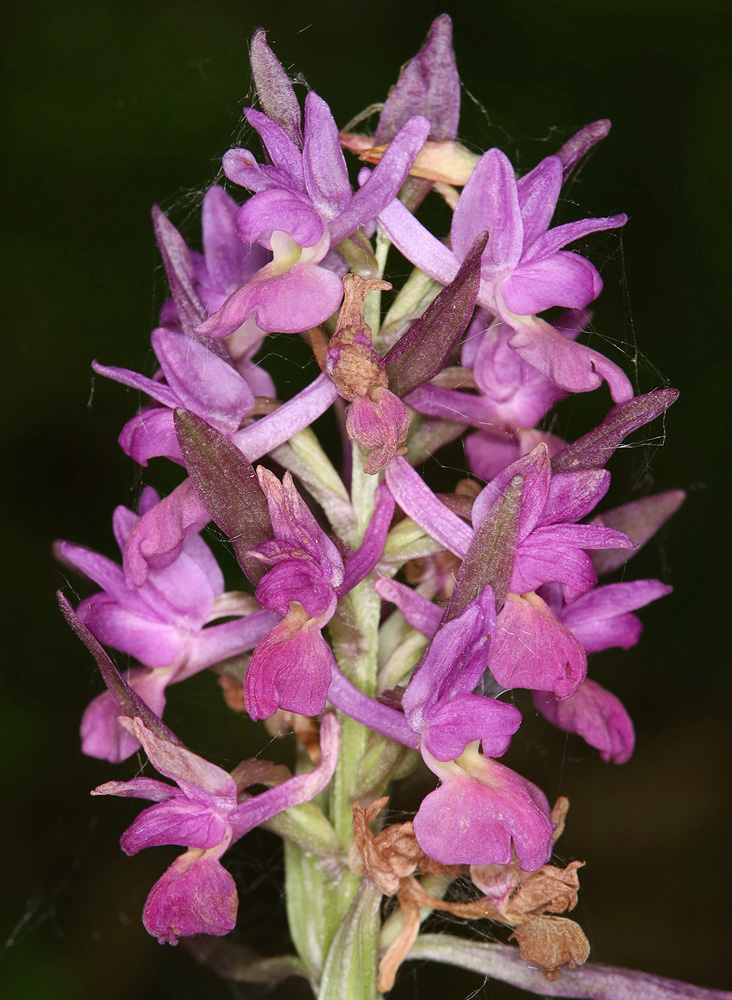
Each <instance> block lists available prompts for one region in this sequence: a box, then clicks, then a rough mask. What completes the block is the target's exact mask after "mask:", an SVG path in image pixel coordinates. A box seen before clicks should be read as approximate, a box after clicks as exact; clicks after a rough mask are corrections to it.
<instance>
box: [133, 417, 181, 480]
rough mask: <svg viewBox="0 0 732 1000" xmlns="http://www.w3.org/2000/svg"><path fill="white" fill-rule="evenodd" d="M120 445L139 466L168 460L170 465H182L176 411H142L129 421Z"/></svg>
mask: <svg viewBox="0 0 732 1000" xmlns="http://www.w3.org/2000/svg"><path fill="white" fill-rule="evenodd" d="M174 405H175V404H174ZM119 444H120V448H121V449H122V451H123V452H124V453H125V455H129V456H130V458H133V459H134V460H135V461H136V462H137V463H138V465H142V466H146V465H147V463H148V461H149V460H150V459H151V458H169V459H170V460H171V462H177V463H178V464H179V465H182V464H183V456H182V455H181V451H180V446H179V444H178V438H177V437H176V436H175V426H174V424H173V411H172V410H169V409H167V408H166V409H162V408H156V409H153V410H143V411H142V412H141V413H138V414H137V415H136V416H134V417H133V418H132V420H128V421H127V423H126V424H125V425H124V427H123V428H122V431H121V433H120V436H119Z"/></svg>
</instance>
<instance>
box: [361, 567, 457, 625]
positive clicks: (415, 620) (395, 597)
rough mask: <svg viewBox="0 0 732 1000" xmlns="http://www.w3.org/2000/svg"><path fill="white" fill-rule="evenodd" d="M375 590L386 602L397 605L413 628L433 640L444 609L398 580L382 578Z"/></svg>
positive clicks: (376, 584)
mask: <svg viewBox="0 0 732 1000" xmlns="http://www.w3.org/2000/svg"><path fill="white" fill-rule="evenodd" d="M374 590H375V591H376V593H377V594H378V595H379V596H380V597H382V598H383V599H384V600H385V601H391V603H392V604H394V605H396V607H397V608H398V609H399V611H401V613H402V614H403V615H404V618H405V619H406V620H407V622H408V623H409V624H410V625H411V626H412V628H416V629H417V631H418V632H421V633H422V635H426V636H429V637H430V638H432V636H433V635H434V634H435V632H436V631H437V629H438V627H439V624H440V622H441V621H442V615H443V614H444V609H443V608H440V607H438V606H437V605H436V604H433V603H432V601H428V600H427V598H426V597H422V595H421V594H419V593H417V591H416V590H413V589H412V588H411V587H407V586H406V585H405V584H403V583H398V582H397V581H396V580H387V579H385V578H381V579H379V580H377V581H376V583H375V584H374Z"/></svg>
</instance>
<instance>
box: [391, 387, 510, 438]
mask: <svg viewBox="0 0 732 1000" xmlns="http://www.w3.org/2000/svg"><path fill="white" fill-rule="evenodd" d="M405 402H407V403H408V404H409V406H411V408H412V409H413V410H417V412H418V413H424V414H425V415H426V416H428V417H438V418H440V419H442V420H454V421H457V422H458V423H461V424H471V425H472V426H473V427H480V428H486V429H490V430H492V431H493V432H494V433H497V434H499V433H501V432H502V431H503V432H504V433H509V432H507V431H506V430H505V427H504V424H505V421H504V419H503V417H502V414H501V412H500V408H499V407H498V406H496V404H495V403H493V402H492V401H491V400H490V399H487V398H486V397H485V396H476V395H473V394H471V393H467V392H459V391H458V390H456V389H444V388H442V387H441V386H437V385H420V386H419V387H418V388H417V389H414V390H413V391H412V392H410V393H409V395H408V396H406V397H405Z"/></svg>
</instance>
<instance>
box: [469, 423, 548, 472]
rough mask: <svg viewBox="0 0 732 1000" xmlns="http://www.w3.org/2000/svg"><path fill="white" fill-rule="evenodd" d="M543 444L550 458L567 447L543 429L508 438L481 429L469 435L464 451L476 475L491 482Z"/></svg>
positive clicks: (522, 432) (520, 432) (520, 433)
mask: <svg viewBox="0 0 732 1000" xmlns="http://www.w3.org/2000/svg"><path fill="white" fill-rule="evenodd" d="M540 444H543V445H545V446H546V448H547V451H548V452H549V455H550V457H551V456H553V455H556V454H558V453H559V452H560V451H561V450H562V449H563V448H564V447H565V442H564V441H562V440H561V439H560V438H557V437H554V436H553V435H552V434H545V433H544V432H543V431H518V433H517V434H516V435H515V436H514V437H510V438H508V439H506V438H505V437H504V438H499V437H495V436H493V435H492V434H489V433H486V432H484V431H479V432H477V433H476V434H470V435H469V436H468V437H467V438H466V440H465V453H466V455H467V456H468V464H469V465H470V468H471V470H472V471H473V472H474V473H475V475H476V476H478V477H479V478H480V479H484V480H486V481H490V480H491V479H495V478H496V476H497V475H498V474H499V473H500V472H503V470H504V469H506V468H507V467H508V466H509V465H511V464H512V463H513V462H516V461H518V459H519V458H522V457H523V456H524V455H528V454H529V453H530V452H532V451H533V450H534V449H535V448H536V447H537V445H540Z"/></svg>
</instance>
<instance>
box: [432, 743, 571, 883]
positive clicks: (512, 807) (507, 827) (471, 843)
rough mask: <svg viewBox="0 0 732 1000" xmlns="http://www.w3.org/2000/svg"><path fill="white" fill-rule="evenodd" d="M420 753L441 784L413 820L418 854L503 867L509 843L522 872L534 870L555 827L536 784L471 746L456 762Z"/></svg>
mask: <svg viewBox="0 0 732 1000" xmlns="http://www.w3.org/2000/svg"><path fill="white" fill-rule="evenodd" d="M422 755H423V757H424V759H425V762H426V764H427V766H428V767H429V768H430V770H432V771H433V772H434V773H435V774H436V775H437V776H438V777H439V779H440V781H441V785H440V786H439V788H437V789H436V790H435V791H434V792H430V794H429V795H427V796H426V798H425V799H424V800H423V802H422V804H421V806H420V807H419V811H418V812H417V815H416V816H415V818H414V832H415V834H416V836H417V841H418V842H419V845H420V847H421V848H422V850H423V851H424V852H425V853H426V854H428V855H429V856H430V857H431V858H434V859H435V860H436V861H440V862H441V863H442V864H446V865H451V864H479V865H481V864H499V865H507V864H508V863H509V862H510V861H511V858H512V845H513V848H514V849H515V851H516V856H517V857H518V859H519V862H520V864H521V867H522V868H523V869H524V871H536V870H537V869H538V868H541V866H542V865H544V864H546V862H547V861H548V860H549V858H550V856H551V852H552V830H553V824H552V822H551V819H550V811H549V804H548V802H547V800H546V796H545V795H544V793H543V792H541V791H540V790H539V789H538V788H537V787H536V785H533V784H532V783H531V782H530V781H527V780H526V778H523V777H521V775H519V774H517V773H516V772H515V771H511V770H510V769H509V768H507V767H505V766H504V765H503V764H499V763H498V762H497V761H495V760H492V759H491V758H490V757H485V756H483V755H482V754H481V753H480V752H479V750H478V744H477V743H473V744H471V745H470V746H469V747H468V748H467V749H466V750H465V752H464V753H463V754H462V755H461V756H460V757H459V758H457V759H456V760H453V761H448V762H441V761H438V760H437V759H436V758H435V757H433V756H432V755H431V754H430V753H429V752H427V751H425V750H423V751H422Z"/></svg>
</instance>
